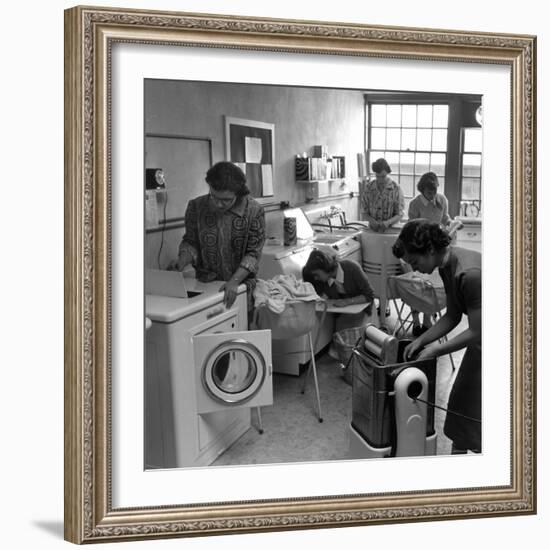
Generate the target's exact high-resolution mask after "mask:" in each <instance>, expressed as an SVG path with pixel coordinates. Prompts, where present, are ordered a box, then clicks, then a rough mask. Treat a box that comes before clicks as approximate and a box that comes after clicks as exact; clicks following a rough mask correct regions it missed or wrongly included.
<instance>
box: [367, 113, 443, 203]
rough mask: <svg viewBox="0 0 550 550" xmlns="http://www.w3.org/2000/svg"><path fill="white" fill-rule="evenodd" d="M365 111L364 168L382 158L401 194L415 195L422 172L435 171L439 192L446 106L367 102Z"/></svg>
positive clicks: (441, 180) (441, 177) (441, 190)
mask: <svg viewBox="0 0 550 550" xmlns="http://www.w3.org/2000/svg"><path fill="white" fill-rule="evenodd" d="M368 114H369V116H368V132H367V135H368V151H367V153H368V154H367V158H368V159H369V162H368V169H369V170H370V166H371V164H372V163H373V162H374V161H375V160H376V159H378V158H380V157H383V158H385V159H386V160H387V161H388V164H389V165H390V167H391V169H392V174H391V176H392V178H393V179H394V180H395V181H396V182H397V183H399V185H400V186H401V189H402V190H403V194H404V196H405V198H412V197H414V196H415V195H416V183H417V182H418V180H419V178H420V176H421V175H422V174H424V173H425V172H430V171H431V172H435V173H436V174H437V177H438V179H439V186H440V192H442V193H443V192H444V191H443V190H444V187H445V166H446V163H447V129H448V124H449V106H448V105H426V104H393V103H392V104H380V103H369V104H368ZM372 175H373V174H371V176H372Z"/></svg>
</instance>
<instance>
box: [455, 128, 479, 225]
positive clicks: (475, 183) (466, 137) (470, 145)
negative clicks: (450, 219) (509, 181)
mask: <svg viewBox="0 0 550 550" xmlns="http://www.w3.org/2000/svg"><path fill="white" fill-rule="evenodd" d="M461 150H462V155H461V156H462V163H461V165H462V171H461V192H460V200H461V214H462V215H463V216H467V215H468V216H479V215H480V214H481V128H463V129H462V149H461Z"/></svg>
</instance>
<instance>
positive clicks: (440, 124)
mask: <svg viewBox="0 0 550 550" xmlns="http://www.w3.org/2000/svg"><path fill="white" fill-rule="evenodd" d="M448 125H449V106H448V105H434V128H447V126H448Z"/></svg>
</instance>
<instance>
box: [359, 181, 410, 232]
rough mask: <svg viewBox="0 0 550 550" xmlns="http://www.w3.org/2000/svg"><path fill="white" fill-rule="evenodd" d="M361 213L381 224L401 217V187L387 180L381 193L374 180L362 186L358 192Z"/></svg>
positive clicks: (402, 202)
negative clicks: (395, 217)
mask: <svg viewBox="0 0 550 550" xmlns="http://www.w3.org/2000/svg"><path fill="white" fill-rule="evenodd" d="M359 200H360V204H361V213H362V214H363V215H365V214H366V215H368V216H370V217H372V218H374V219H375V220H376V221H378V222H383V221H386V220H389V219H390V218H393V217H394V216H397V215H399V216H403V212H404V211H405V199H404V198H403V191H401V187H399V185H398V184H397V183H396V182H395V181H393V180H392V179H389V178H388V181H387V183H386V185H385V186H384V188H383V189H382V192H380V191H379V190H378V184H377V183H376V180H371V181H369V182H367V183H366V184H364V185H363V186H362V189H361V192H360V199H359Z"/></svg>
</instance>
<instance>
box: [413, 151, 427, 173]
mask: <svg viewBox="0 0 550 550" xmlns="http://www.w3.org/2000/svg"><path fill="white" fill-rule="evenodd" d="M429 171H430V154H429V153H417V154H416V166H415V169H414V173H415V174H416V175H417V176H421V175H422V174H424V173H425V172H429Z"/></svg>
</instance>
